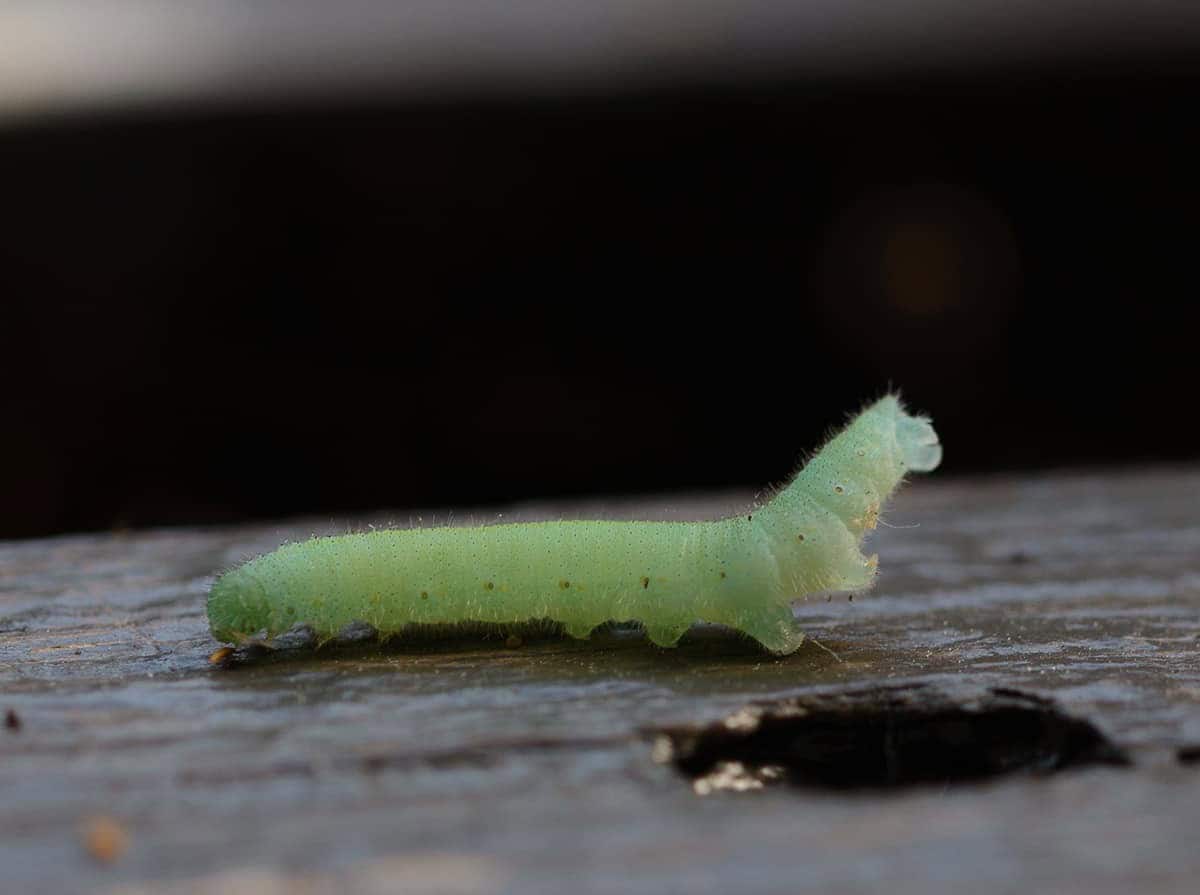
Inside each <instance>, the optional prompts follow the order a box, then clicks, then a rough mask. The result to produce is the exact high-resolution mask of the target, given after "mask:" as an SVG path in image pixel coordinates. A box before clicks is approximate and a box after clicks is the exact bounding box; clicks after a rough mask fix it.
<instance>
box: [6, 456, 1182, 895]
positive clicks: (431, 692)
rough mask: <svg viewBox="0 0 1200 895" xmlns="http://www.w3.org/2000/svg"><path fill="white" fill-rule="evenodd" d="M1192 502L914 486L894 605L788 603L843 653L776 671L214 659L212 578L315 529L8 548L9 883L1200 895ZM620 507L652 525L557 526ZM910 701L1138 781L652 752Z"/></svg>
mask: <svg viewBox="0 0 1200 895" xmlns="http://www.w3.org/2000/svg"><path fill="white" fill-rule="evenodd" d="M1198 498H1200V473H1197V472H1194V471H1190V470H1188V471H1178V470H1175V471H1173V470H1163V471H1156V472H1150V473H1142V474H1131V473H1123V474H1117V475H1091V476H1086V477H1083V476H1058V475H1056V476H1045V477H1033V478H1020V479H1016V478H1003V479H1000V478H998V479H993V480H986V481H977V482H946V481H941V482H939V481H937V480H929V481H926V480H923V481H920V482H918V483H916V484H914V485H913V486H912V487H911V489H910V490H908V491H906V492H905V493H904V494H903V495H902V496H901V499H900V500H899V501H898V503H897V505H896V507H895V509H894V511H893V512H892V513H891V514H890V516H889V521H890V522H891V523H892V524H893V525H896V526H904V525H907V524H911V523H919V527H913V528H904V527H897V528H881V529H880V530H879V531H878V532H877V534H876V536H875V538H874V541H873V547H874V549H876V550H878V551H879V553H880V555H881V562H880V565H881V569H882V575H881V579H880V582H879V586H878V588H877V589H876V591H875V592H874V593H873V594H871V595H869V596H865V597H862V598H859V599H856V600H854V601H853V602H849V601H847V600H845V598H837V599H835V600H834V601H832V602H825V601H824V600H823V599H822V600H820V601H812V602H808V603H801V604H800V605H798V606H797V615H798V616H799V618H800V620H801V621H802V623H803V624H804V625H805V626H806V627H807V628H808V630H809V631H810V632H812V633H813V634H814V635H815V636H816V637H817V638H819V640H820V642H821V644H823V646H824V647H825V648H822V646H818V645H815V644H810V645H808V646H806V647H805V648H804V649H802V650H801V651H800V652H799V653H798V654H797V655H794V656H790V657H788V658H785V659H774V658H771V657H768V656H765V655H762V654H760V653H756V652H755V651H754V650H753V649H752V648H749V647H748V646H747V645H746V644H745V643H743V642H741V641H737V640H731V639H729V638H727V637H722V636H717V635H715V634H712V633H706V632H701V633H700V634H698V635H696V636H694V637H692V638H691V642H690V643H689V644H688V645H685V646H684V647H683V648H681V649H679V650H677V651H672V652H663V651H659V650H656V649H654V648H652V647H650V646H647V645H646V644H644V643H643V642H641V641H640V640H639V639H638V638H637V637H634V636H629V635H620V634H616V635H611V634H610V635H608V636H606V637H603V638H600V639H599V640H598V642H597V643H596V644H575V643H571V642H566V641H561V640H549V641H545V642H541V643H535V644H527V645H525V646H521V647H519V648H510V647H505V646H504V645H503V643H501V642H493V643H490V644H483V645H471V644H451V645H445V644H443V645H430V644H422V645H418V646H416V647H407V648H406V647H404V646H402V645H395V644H393V645H391V646H389V647H387V648H384V649H380V648H378V647H375V646H368V647H360V648H357V649H354V650H348V649H342V650H325V651H322V652H319V653H317V654H315V655H313V654H311V653H305V654H301V655H298V656H293V657H291V658H284V659H275V660H272V661H264V662H258V663H252V664H249V665H243V666H241V667H238V668H234V669H222V668H216V667H213V666H211V665H210V664H209V662H208V656H209V653H210V652H212V650H213V649H214V648H215V647H216V644H215V643H213V641H212V640H211V639H210V638H209V636H208V632H207V629H206V625H205V619H204V599H203V595H204V591H205V588H206V585H207V583H208V582H209V580H210V576H211V575H212V574H213V573H214V572H215V571H216V570H219V569H221V568H223V567H225V566H227V565H229V564H231V563H232V562H234V561H236V560H237V559H239V558H241V557H243V556H244V555H246V554H248V553H252V552H255V551H260V550H264V549H267V548H270V547H272V546H274V545H275V544H276V543H277V542H278V541H279V540H281V539H283V538H285V537H300V536H304V535H307V534H308V533H310V531H312V530H313V529H314V528H315V526H312V525H310V524H303V523H297V524H289V525H285V526H279V527H268V528H239V529H229V530H203V531H198V530H176V531H159V532H150V533H145V534H121V533H116V534H105V535H92V536H79V537H67V538H58V539H54V540H49V541H38V542H26V543H9V544H5V545H0V588H2V590H0V713H3V712H5V711H8V712H11V714H10V715H9V716H8V722H7V724H6V725H4V726H0V793H2V794H3V811H0V874H2V878H0V890H2V891H5V892H9V891H11V892H39V891H44V892H69V891H77V890H83V889H89V890H97V889H98V890H101V891H110V890H111V891H124V892H129V891H188V892H191V891H213V892H221V893H235V892H243V891H245V892H251V891H253V892H276V891H279V892H282V891H285V890H286V891H302V892H325V891H330V892H332V891H362V892H378V891H404V892H427V891H428V892H472V893H473V892H546V893H563V892H624V891H647V892H656V893H658V892H685V891H686V892H688V893H705V892H713V893H726V892H738V893H754V892H780V891H787V892H795V891H812V892H860V891H872V890H876V889H885V888H886V890H887V891H889V892H899V893H906V892H912V893H926V892H931V891H957V892H964V891H971V892H1022V891H1035V890H1036V891H1055V892H1079V893H1088V895H1100V893H1110V892H1111V893H1127V892H1130V891H1178V892H1194V891H1195V890H1196V889H1195V887H1196V879H1197V874H1200V854H1198V850H1197V849H1196V831H1197V830H1200V768H1198V767H1197V766H1196V765H1195V764H1190V765H1189V764H1185V763H1183V762H1181V761H1179V760H1178V757H1177V750H1179V749H1180V748H1182V747H1185V746H1188V745H1194V744H1196V743H1198V742H1200V661H1198V660H1200V639H1198V637H1200V523H1198V522H1197V509H1196V507H1197V504H1198ZM735 504H736V501H731V500H729V499H725V498H714V499H712V500H707V501H693V502H691V503H689V504H687V505H678V504H677V505H676V506H675V508H674V510H673V515H675V516H690V517H702V516H704V515H708V514H713V513H717V512H721V511H723V510H726V509H731V508H733V506H734V505H735ZM560 509H561V508H553V507H541V508H536V507H535V508H528V509H527V510H526V511H525V512H523V513H521V515H522V516H525V517H529V516H536V515H551V516H553V515H558V514H559V513H558V511H559V510H560ZM603 509H607V510H608V515H612V516H618V515H625V514H628V515H633V516H645V515H646V513H645V510H646V507H643V506H638V505H632V506H623V507H620V508H617V507H614V506H609V507H607V508H602V507H588V506H579V505H576V506H572V507H569V508H567V510H568V511H569V512H570V514H572V515H575V514H579V515H591V514H592V513H593V511H596V510H603ZM650 515H651V516H652V517H661V514H659V513H657V512H653V511H652V512H651V513H650ZM376 521H378V520H376ZM402 521H403V520H402ZM830 651H832V653H836V657H835V656H834V655H833V654H832V653H831V652H830ZM902 682H924V683H926V684H931V685H936V686H937V687H938V688H939V689H940V690H941V691H942V692H950V693H953V692H955V691H956V690H957V689H964V688H965V689H972V690H978V689H979V688H986V687H1006V688H1016V689H1020V690H1023V691H1026V692H1030V693H1035V694H1040V695H1043V696H1050V697H1053V698H1054V699H1056V700H1057V701H1058V704H1059V706H1060V707H1061V708H1062V709H1064V710H1065V711H1067V712H1069V713H1071V714H1073V715H1075V716H1079V717H1084V718H1087V719H1089V720H1090V721H1092V722H1093V723H1095V724H1096V725H1098V726H1099V727H1100V728H1101V729H1102V730H1103V731H1104V732H1106V733H1107V734H1108V735H1109V736H1110V737H1111V738H1112V739H1113V740H1114V741H1115V742H1116V743H1117V744H1119V745H1120V746H1121V747H1123V748H1124V749H1126V750H1127V751H1128V753H1129V755H1130V756H1131V757H1132V758H1133V760H1134V762H1135V764H1134V766H1133V767H1131V768H1118V767H1097V768H1088V769H1080V770H1073V771H1069V772H1065V773H1063V774H1060V775H1057V776H1053V777H1045V776H1030V775H1017V776H1013V777H1007V778H1000V779H996V780H993V781H991V782H988V783H982V784H954V785H934V786H929V785H926V786H919V787H916V788H911V789H905V790H900V791H890V792H881V791H858V792H855V793H853V794H839V793H831V792H828V791H820V790H807V789H797V788H768V789H765V790H761V791H757V792H749V793H722V792H718V793H714V794H712V795H709V796H703V797H702V796H699V795H697V794H696V793H695V792H694V791H693V789H692V787H691V786H690V784H689V783H688V781H686V780H684V779H683V778H682V777H680V776H679V775H678V774H677V773H676V772H675V771H674V770H673V769H672V768H671V767H670V766H669V765H665V764H657V763H655V762H654V761H652V759H651V752H652V742H651V739H652V738H651V737H649V736H647V734H646V731H647V730H650V729H653V728H658V727H661V726H667V725H671V726H674V725H694V724H700V723H705V722H710V721H713V720H716V719H719V718H721V717H723V716H725V715H726V714H728V713H731V712H734V711H736V710H737V709H738V708H739V707H741V706H743V705H744V704H745V703H747V702H749V701H751V700H762V699H768V698H774V697H781V698H782V697H794V696H803V695H805V694H812V693H827V692H832V691H836V690H839V689H844V688H860V687H864V686H869V685H876V684H880V683H890V684H896V683H902ZM97 817H100V818H110V819H112V820H113V821H115V822H116V825H117V827H118V831H120V832H123V834H124V836H125V839H124V841H122V840H121V839H120V837H119V836H118V837H117V838H116V839H115V840H114V839H113V838H112V830H111V829H108V830H107V833H106V828H104V827H103V825H101V826H100V827H96V826H94V825H93V826H92V827H91V828H88V829H85V828H86V825H87V824H88V822H89V819H93V818H97ZM98 831H99V832H98ZM104 835H108V836H109V838H108V839H105V838H104ZM98 836H99V837H100V838H99V839H97V837H98ZM122 846H124V847H122ZM104 859H108V860H107V861H106V860H104Z"/></svg>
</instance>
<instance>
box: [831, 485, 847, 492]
mask: <svg viewBox="0 0 1200 895" xmlns="http://www.w3.org/2000/svg"><path fill="white" fill-rule="evenodd" d="M833 490H834V491H835V492H837V493H838V494H841V493H842V491H844V490H845V489H844V488H842V486H841V485H834V486H833Z"/></svg>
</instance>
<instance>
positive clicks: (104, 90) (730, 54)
mask: <svg viewBox="0 0 1200 895" xmlns="http://www.w3.org/2000/svg"><path fill="white" fill-rule="evenodd" d="M1189 50H1192V51H1196V50H1200V0H1121V2H1118V0H1057V2H1056V0H895V2H887V0H801V2H784V0H693V2H677V0H675V2H672V0H408V2H379V0H336V2H334V0H327V2H301V0H294V2H278V0H274V2H267V0H259V2H253V0H220V2H217V0H210V2H200V0H162V2H151V0H8V2H2V0H0V121H2V120H4V119H12V118H14V117H26V116H31V115H34V116H36V115H42V114H47V113H55V112H61V111H80V110H82V111H90V110H95V109H108V108H120V107H127V106H131V105H132V106H142V105H168V106H173V105H175V104H180V103H194V102H220V103H222V104H229V103H237V102H240V101H250V100H261V99H267V100H275V99H290V98H298V99H304V98H320V97H322V96H330V95H333V96H368V97H369V96H374V95H386V96H399V97H413V98H419V97H432V98H442V97H445V96H448V95H455V94H458V95H505V94H509V95H529V94H535V95H555V94H566V93H571V92H577V91H589V90H607V89H612V88H620V87H626V86H635V87H636V86H646V87H656V86H669V85H685V84H688V83H730V82H734V83H736V82H737V81H739V80H743V79H748V78H758V77H771V76H805V75H825V76H829V75H839V74H850V75H870V74H879V73H880V72H884V73H887V72H889V71H895V72H899V73H902V72H904V71H912V70H926V69H929V68H942V67H951V68H954V67H963V68H980V67H986V66H988V65H997V64H1018V65H1019V64H1022V63H1026V62H1031V61H1053V60H1054V59H1056V58H1062V57H1066V56H1071V55H1074V54H1080V53H1086V54H1088V55H1089V56H1090V57H1091V58H1099V59H1103V58H1104V57H1105V56H1108V55H1119V54H1121V53H1142V54H1145V53H1147V52H1150V53H1154V52H1163V53H1170V52H1175V53H1180V52H1187V51H1189Z"/></svg>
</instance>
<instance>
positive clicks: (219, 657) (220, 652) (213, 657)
mask: <svg viewBox="0 0 1200 895" xmlns="http://www.w3.org/2000/svg"><path fill="white" fill-rule="evenodd" d="M232 655H233V647H232V646H223V647H221V648H220V649H215V650H213V651H212V653H211V654H210V655H209V657H208V664H210V665H224V664H226V663H227V662H228V661H229V659H230V657H231V656H232Z"/></svg>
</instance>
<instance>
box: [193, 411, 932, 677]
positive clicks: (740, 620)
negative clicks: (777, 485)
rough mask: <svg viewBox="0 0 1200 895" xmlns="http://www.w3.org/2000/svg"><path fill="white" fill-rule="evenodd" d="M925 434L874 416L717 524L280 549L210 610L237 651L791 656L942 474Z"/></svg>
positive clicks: (506, 531)
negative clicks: (527, 629)
mask: <svg viewBox="0 0 1200 895" xmlns="http://www.w3.org/2000/svg"><path fill="white" fill-rule="evenodd" d="M940 460H941V446H940V445H939V444H938V440H937V435H936V434H935V433H934V431H933V428H932V426H930V424H929V421H928V420H927V419H925V418H923V417H916V416H910V415H909V414H908V413H906V412H905V411H904V408H903V406H902V405H901V404H900V402H899V400H898V399H897V398H896V397H894V396H890V395H889V396H888V397H885V398H883V399H881V400H879V401H877V402H876V403H874V404H872V405H870V406H869V407H867V408H866V409H865V410H864V411H863V412H862V413H860V414H859V415H858V416H857V417H856V418H855V419H854V420H852V421H851V422H850V423H849V424H848V425H847V426H846V428H845V429H843V430H842V431H841V432H840V433H838V434H837V435H836V436H834V437H833V438H832V439H831V440H830V441H829V442H828V443H827V444H826V445H825V446H824V448H822V449H821V450H820V451H819V452H818V453H817V454H816V455H815V456H814V457H813V458H812V459H811V460H809V462H808V463H807V464H806V465H805V466H804V468H803V469H801V470H800V472H799V473H797V475H796V476H795V478H794V479H793V480H792V481H791V483H789V484H788V485H787V486H786V487H785V488H783V489H782V490H781V491H779V492H778V493H777V494H776V495H775V496H774V497H773V498H772V499H771V500H770V501H769V502H767V503H766V504H765V505H764V506H761V507H757V508H755V509H753V510H749V511H747V512H746V513H745V514H742V515H738V516H732V517H729V518H727V519H721V520H718V521H714V522H611V521H596V522H587V521H581V522H535V523H517V524H508V525H487V526H483V527H474V528H425V529H406V530H389V531H371V532H361V533H358V534H348V535H341V536H338V537H327V538H316V539H314V540H311V541H306V542H304V543H298V544H287V545H284V546H283V547H280V548H279V549H278V550H275V551H274V552H272V553H269V554H266V555H265V556H260V557H258V558H257V559H253V560H250V561H249V562H247V563H245V564H244V565H242V566H240V567H238V568H236V569H234V570H232V571H230V572H227V573H226V574H224V575H222V576H221V577H220V578H219V579H218V580H217V581H216V583H215V584H214V585H213V587H212V591H211V593H210V594H209V598H208V617H209V623H210V625H211V627H212V632H213V636H215V637H216V638H217V639H218V640H223V641H227V642H238V641H241V640H244V639H246V638H247V637H249V636H251V635H254V634H257V633H259V632H264V631H265V633H266V635H267V636H268V637H270V636H274V635H276V634H279V633H281V632H283V631H285V630H287V629H288V628H290V627H292V626H293V625H295V624H297V623H304V624H307V625H309V626H310V627H312V628H313V629H314V630H315V631H316V633H317V636H318V637H320V638H322V639H324V638H329V637H333V636H334V635H335V634H336V633H337V632H338V631H340V630H342V629H343V628H344V627H346V626H347V625H349V624H351V623H354V622H368V623H370V624H371V625H373V626H374V627H375V628H376V629H378V631H379V632H380V633H381V634H382V635H384V636H387V635H391V634H397V633H399V632H401V631H402V630H403V629H405V628H406V626H409V625H414V624H416V625H447V624H485V625H496V626H500V627H504V626H520V625H523V624H527V623H536V622H539V621H542V620H550V621H553V622H558V623H561V625H562V626H563V629H564V630H565V631H566V633H568V634H570V635H571V636H573V637H580V638H583V637H587V636H588V635H589V634H590V633H591V631H592V630H593V629H594V628H595V627H597V626H598V625H601V624H604V623H605V622H609V621H640V622H642V623H643V624H644V626H645V629H646V633H647V635H648V636H649V638H650V640H652V641H653V642H654V643H656V644H658V645H659V646H664V647H667V646H674V645H675V644H676V642H677V641H678V640H679V638H680V637H681V636H682V635H683V633H684V632H685V631H686V630H687V629H688V628H689V627H690V626H691V625H692V624H693V623H694V622H697V621H705V622H716V623H719V624H722V625H726V626H728V627H730V628H735V629H737V630H738V631H742V632H744V633H746V634H748V635H749V636H751V637H753V638H754V639H756V640H757V641H759V643H761V644H762V645H763V647H765V648H766V649H767V650H770V651H771V652H773V653H778V654H786V653H790V652H793V651H794V650H796V649H797V648H798V647H799V646H800V644H801V643H802V642H803V640H804V634H803V632H802V631H800V630H799V629H798V628H797V627H796V624H795V622H794V619H793V616H792V611H791V601H792V600H794V599H795V598H797V597H799V596H801V595H803V594H807V593H813V592H818V591H831V590H837V591H848V590H854V591H857V590H862V589H864V588H867V587H869V586H870V585H871V583H872V581H873V579H874V577H875V566H876V558H875V557H870V558H867V557H866V556H864V555H863V553H862V552H861V550H860V549H859V548H860V545H861V543H862V539H863V535H864V534H865V532H866V531H867V530H869V529H872V528H874V527H875V523H876V521H877V520H878V518H879V513H880V510H881V509H882V506H883V503H884V501H886V500H887V498H888V497H889V496H890V495H891V494H892V492H893V491H895V489H896V488H897V487H898V486H899V484H900V482H901V481H902V479H903V478H904V475H905V473H907V472H923V471H927V470H930V469H933V468H935V467H936V466H937V465H938V463H939V461H940Z"/></svg>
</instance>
